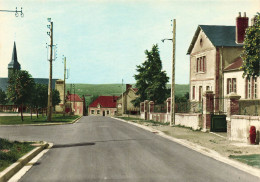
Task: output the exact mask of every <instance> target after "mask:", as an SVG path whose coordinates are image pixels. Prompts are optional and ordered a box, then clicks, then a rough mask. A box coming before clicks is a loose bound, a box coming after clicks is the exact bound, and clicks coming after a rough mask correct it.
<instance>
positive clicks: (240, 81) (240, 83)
mask: <svg viewBox="0 0 260 182" xmlns="http://www.w3.org/2000/svg"><path fill="white" fill-rule="evenodd" d="M242 75H243V71H232V72H225V73H224V96H226V95H227V79H228V78H236V80H237V95H240V96H241V99H245V84H246V81H245V79H244V78H243V77H242Z"/></svg>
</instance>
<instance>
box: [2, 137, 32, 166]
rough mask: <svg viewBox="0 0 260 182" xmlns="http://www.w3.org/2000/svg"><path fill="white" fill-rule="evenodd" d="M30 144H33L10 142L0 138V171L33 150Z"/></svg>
mask: <svg viewBox="0 0 260 182" xmlns="http://www.w3.org/2000/svg"><path fill="white" fill-rule="evenodd" d="M31 144H33V142H17V141H14V142H12V141H8V140H6V139H3V138H0V171H3V170H4V169H5V168H7V167H8V166H10V165H11V164H13V163H14V162H16V161H17V160H18V159H19V158H21V157H22V156H23V155H25V154H27V153H28V152H30V151H31V150H32V149H34V148H35V146H32V145H31Z"/></svg>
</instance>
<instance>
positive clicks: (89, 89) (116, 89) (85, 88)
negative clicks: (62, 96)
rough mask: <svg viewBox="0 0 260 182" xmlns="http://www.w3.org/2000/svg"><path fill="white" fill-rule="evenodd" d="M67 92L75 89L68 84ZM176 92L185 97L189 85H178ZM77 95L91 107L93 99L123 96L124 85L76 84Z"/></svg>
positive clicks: (168, 85)
mask: <svg viewBox="0 0 260 182" xmlns="http://www.w3.org/2000/svg"><path fill="white" fill-rule="evenodd" d="M133 85H134V84H133ZM133 87H134V86H133ZM170 87H171V85H170V84H167V88H170ZM125 88H126V85H125V84H124V85H123V91H125ZM66 90H70V92H71V93H74V89H73V87H72V85H71V84H66ZM175 92H176V95H180V96H183V95H184V94H185V93H186V92H189V84H176V85H175ZM75 93H76V94H78V95H79V96H82V95H85V96H86V103H87V105H89V104H90V102H91V100H92V99H93V97H96V96H100V95H104V96H106V95H107V96H109V95H115V96H119V95H121V94H122V84H75Z"/></svg>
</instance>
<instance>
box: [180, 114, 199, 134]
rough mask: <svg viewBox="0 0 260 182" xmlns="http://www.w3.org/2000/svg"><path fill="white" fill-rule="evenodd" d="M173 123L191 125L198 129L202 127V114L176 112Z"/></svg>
mask: <svg viewBox="0 0 260 182" xmlns="http://www.w3.org/2000/svg"><path fill="white" fill-rule="evenodd" d="M175 125H181V126H185V127H191V128H192V129H193V130H199V129H201V128H202V114H201V113H192V114H189V113H176V114H175Z"/></svg>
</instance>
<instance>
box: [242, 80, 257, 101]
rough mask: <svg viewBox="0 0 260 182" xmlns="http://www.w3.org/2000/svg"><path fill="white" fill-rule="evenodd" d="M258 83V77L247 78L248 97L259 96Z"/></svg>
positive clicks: (255, 97)
mask: <svg viewBox="0 0 260 182" xmlns="http://www.w3.org/2000/svg"><path fill="white" fill-rule="evenodd" d="M257 87H258V85H257V77H255V78H254V77H251V78H246V94H245V98H246V99H257V98H258V93H257V92H259V91H258V88H257Z"/></svg>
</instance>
